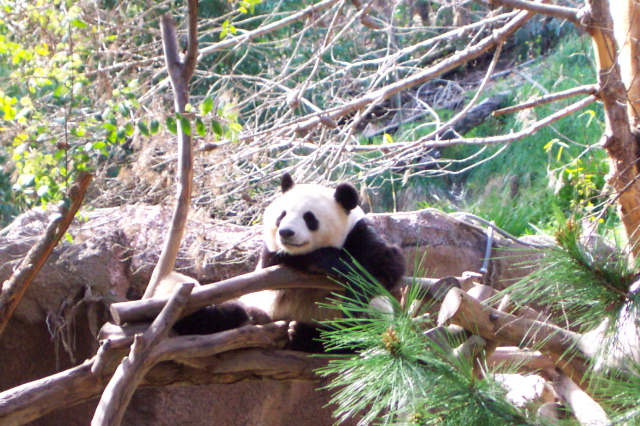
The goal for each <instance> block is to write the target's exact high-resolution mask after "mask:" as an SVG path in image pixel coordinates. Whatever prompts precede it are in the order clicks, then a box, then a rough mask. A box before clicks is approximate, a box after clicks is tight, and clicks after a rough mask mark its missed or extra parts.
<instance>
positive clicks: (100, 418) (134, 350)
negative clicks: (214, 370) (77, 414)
mask: <svg viewBox="0 0 640 426" xmlns="http://www.w3.org/2000/svg"><path fill="white" fill-rule="evenodd" d="M193 287H194V284H193V283H182V284H178V286H177V287H176V289H175V290H174V292H173V294H172V295H171V299H170V300H169V303H167V305H166V306H165V307H164V309H163V310H162V312H161V313H160V315H158V317H157V318H156V319H155V321H153V323H152V324H151V326H150V327H149V329H148V330H147V331H146V332H145V333H144V334H138V335H137V336H136V338H135V340H134V342H133V346H132V347H131V352H130V354H129V356H128V357H127V358H125V359H124V360H123V361H122V363H121V364H120V366H119V367H118V369H117V370H116V372H115V374H114V375H113V378H112V379H111V381H110V382H109V384H108V385H107V387H106V389H105V390H104V392H103V393H102V397H101V398H100V402H99V404H98V408H97V409H96V412H95V414H94V416H93V420H92V421H91V424H92V425H94V426H100V425H116V426H118V425H119V424H120V423H121V422H122V417H123V416H124V413H125V411H126V410H127V407H128V406H129V401H131V397H132V396H133V392H135V390H136V388H137V387H138V384H139V383H140V382H141V381H142V378H143V377H144V375H145V374H146V373H147V371H149V369H150V368H151V367H152V366H153V365H154V364H155V363H156V362H157V361H158V358H159V354H157V353H156V352H154V349H155V347H156V346H158V345H159V344H160V343H161V342H162V340H163V339H164V338H165V337H167V336H168V335H169V331H171V327H173V324H175V322H176V321H177V320H178V318H179V317H180V313H181V312H182V310H183V309H184V307H185V305H186V303H187V300H188V299H189V295H190V294H191V290H193Z"/></svg>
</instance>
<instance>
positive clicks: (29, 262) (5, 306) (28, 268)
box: [0, 173, 92, 335]
mask: <svg viewBox="0 0 640 426" xmlns="http://www.w3.org/2000/svg"><path fill="white" fill-rule="evenodd" d="M91 179H92V176H91V175H90V174H89V173H80V174H79V175H78V178H77V180H76V182H75V183H74V184H73V185H71V187H70V188H69V191H68V194H67V196H68V197H69V198H70V200H71V205H70V206H68V208H67V207H66V206H65V205H64V204H63V205H62V206H61V207H60V212H59V214H56V215H54V216H53V218H52V219H51V222H49V225H47V228H46V230H45V232H44V235H42V237H40V240H39V241H38V243H36V245H34V246H33V247H32V248H31V250H29V252H28V253H27V255H26V256H25V257H24V259H23V260H22V262H21V263H20V266H19V267H18V269H17V270H16V271H15V272H14V273H13V274H12V275H11V278H9V279H8V280H7V281H5V282H4V284H3V285H2V287H0V289H1V291H2V294H0V335H2V332H3V331H4V329H5V327H6V326H7V324H8V323H9V320H10V319H11V316H12V315H13V312H14V311H15V309H16V307H17V306H18V303H19V302H20V300H21V299H22V296H24V293H25V292H26V291H27V288H29V285H30V284H31V282H32V281H33V279H34V278H35V277H36V275H37V274H38V272H39V271H40V269H41V268H42V266H43V265H44V263H45V262H46V260H47V259H48V258H49V255H50V254H51V252H52V251H53V249H54V248H55V247H56V246H57V245H58V243H59V242H60V239H61V238H62V237H63V236H64V234H65V232H67V229H68V228H69V225H70V224H71V221H72V220H73V218H74V217H75V215H76V213H77V212H78V209H80V206H81V205H82V200H83V199H84V193H85V192H86V190H87V188H88V187H89V184H90V183H91Z"/></svg>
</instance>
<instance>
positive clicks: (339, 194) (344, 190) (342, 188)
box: [333, 183, 358, 211]
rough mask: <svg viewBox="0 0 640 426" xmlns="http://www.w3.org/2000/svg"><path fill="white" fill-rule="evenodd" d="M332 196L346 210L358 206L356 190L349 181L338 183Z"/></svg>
mask: <svg viewBox="0 0 640 426" xmlns="http://www.w3.org/2000/svg"><path fill="white" fill-rule="evenodd" d="M333 196H334V197H335V199H336V201H337V202H338V204H340V205H341V206H342V207H344V209H345V210H346V211H351V210H353V209H355V208H356V207H358V190H357V189H356V188H355V187H354V186H353V185H351V184H350V183H341V184H340V185H338V186H337V187H336V193H335V194H334V195H333Z"/></svg>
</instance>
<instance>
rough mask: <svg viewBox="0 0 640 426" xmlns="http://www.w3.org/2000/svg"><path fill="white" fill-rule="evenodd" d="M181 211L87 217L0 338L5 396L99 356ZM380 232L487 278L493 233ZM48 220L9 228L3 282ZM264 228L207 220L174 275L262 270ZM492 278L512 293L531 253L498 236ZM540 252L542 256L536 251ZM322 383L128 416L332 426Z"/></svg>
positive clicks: (431, 263)
mask: <svg viewBox="0 0 640 426" xmlns="http://www.w3.org/2000/svg"><path fill="white" fill-rule="evenodd" d="M170 216H171V209H169V208H163V207H158V206H145V205H135V206H125V207H121V208H113V209H103V210H95V211H91V212H86V213H83V214H82V215H81V216H80V219H79V220H77V221H76V223H75V224H74V225H73V227H72V228H71V229H70V235H72V237H73V238H72V240H71V241H68V240H64V239H63V241H64V242H62V243H61V244H60V245H59V246H58V247H57V248H56V250H55V251H54V253H53V254H52V255H51V257H50V258H49V260H48V262H47V264H46V265H45V267H44V268H43V269H42V270H41V272H40V273H39V274H38V276H37V278H36V280H35V281H34V282H33V284H32V285H31V287H30V288H29V290H28V291H27V293H26V295H25V297H24V299H23V300H22V301H21V303H20V305H19V306H18V309H17V310H16V313H15V315H14V318H13V319H12V321H11V323H10V325H9V327H8V328H7V330H6V332H5V334H4V335H3V336H2V338H0V365H2V374H0V391H1V390H5V389H10V388H12V387H15V386H17V385H18V384H21V383H26V382H29V381H32V380H35V379H37V378H41V377H46V376H49V375H52V374H54V373H56V372H58V371H61V370H64V369H66V368H69V367H70V366H72V365H76V364H78V363H81V362H83V361H84V360H85V359H88V358H90V357H92V356H93V355H94V354H95V351H96V348H97V344H96V341H95V338H94V337H93V336H95V333H96V331H97V330H98V329H99V327H100V326H101V325H102V323H103V322H105V321H107V320H108V316H107V308H108V306H109V305H110V304H111V303H113V302H116V301H122V300H125V299H135V298H139V297H140V296H141V294H142V292H143V290H144V286H145V285H146V283H147V282H148V280H149V278H150V275H151V271H152V269H153V265H155V263H156V261H157V259H158V255H159V252H160V249H161V246H162V242H163V239H164V234H165V230H166V228H167V224H168V222H169V220H170ZM371 219H372V220H373V221H374V223H375V224H376V225H377V227H378V228H379V230H380V232H381V233H383V234H384V235H386V236H387V237H388V239H389V240H390V241H391V242H393V243H395V244H398V245H399V246H401V247H402V249H403V250H404V251H405V253H406V255H407V261H408V269H409V271H410V272H412V271H414V270H415V271H417V272H418V273H419V274H420V275H422V276H432V277H442V276H447V275H457V276H459V275H461V274H462V273H463V272H465V271H476V272H477V271H479V270H480V267H481V265H482V262H483V258H484V255H485V249H486V243H487V237H486V234H485V232H484V230H482V229H480V228H477V227H474V226H470V225H468V224H464V223H462V222H460V221H458V220H455V219H452V218H451V217H449V216H447V215H445V214H442V213H439V212H435V211H432V210H427V211H421V212H412V213H399V214H388V215H373V216H371ZM47 220H48V214H47V213H46V212H43V211H38V210H34V211H31V212H29V213H26V214H24V215H22V216H21V217H19V218H18V219H17V220H16V221H15V222H14V223H12V224H11V225H10V226H9V227H7V228H5V230H3V231H2V232H1V233H0V282H3V281H4V280H6V279H7V278H8V277H9V276H10V274H11V272H12V270H13V268H14V267H15V266H16V264H17V263H18V262H19V261H20V260H21V258H22V257H23V256H24V254H25V253H26V251H27V250H28V249H29V248H30V247H31V245H32V244H33V243H34V241H35V240H36V239H37V238H38V236H39V235H40V234H41V233H42V231H43V229H44V227H45V225H46V222H47ZM259 246H260V229H259V227H257V226H256V227H239V226H235V225H231V224H228V223H222V222H216V221H213V220H210V219H206V218H203V217H201V216H199V215H198V213H197V212H196V213H195V214H192V216H191V217H190V218H189V221H188V223H187V233H186V235H185V238H184V241H183V244H182V250H181V252H180V256H179V259H178V261H177V265H176V268H177V269H178V270H180V271H181V272H183V273H185V274H187V275H190V276H193V277H195V278H197V279H198V280H199V281H200V282H202V283H210V282H215V281H218V280H222V279H226V278H229V277H232V276H236V275H239V274H243V273H246V272H249V271H251V270H253V269H254V268H255V264H256V262H257V259H258V251H259ZM493 246H494V250H493V254H492V256H494V257H497V258H496V259H493V260H492V261H491V262H490V264H489V273H488V278H489V283H490V284H493V285H494V287H496V288H503V287H505V286H506V285H508V284H509V283H510V282H511V280H513V279H514V278H518V277H520V276H523V275H525V274H526V272H527V271H526V270H524V269H522V268H518V267H513V265H514V264H516V263H519V262H521V261H522V259H524V258H525V257H531V256H532V254H531V253H532V252H531V251H530V250H528V251H523V249H524V247H523V246H520V245H518V244H516V243H513V242H511V241H505V240H504V239H502V238H499V237H495V238H494V242H493ZM533 256H535V254H534V255H533ZM317 387H318V384H317V383H304V382H255V381H254V382H242V383H237V384H234V385H206V386H197V387H173V388H162V389H158V388H155V389H141V390H139V391H138V392H136V395H135V396H134V398H133V400H132V402H131V405H130V407H129V410H128V412H127V414H126V416H125V424H131V425H134V424H135V425H175V424H181V425H190V424H194V425H195V424H198V425H201V424H217V425H290V424H304V425H310V426H312V425H326V424H332V423H333V420H332V419H331V411H332V409H331V407H324V405H326V404H327V402H328V400H329V395H328V393H327V392H326V391H316V390H315V389H316V388H317ZM96 404H97V400H94V401H89V402H85V403H82V404H78V405H76V406H74V407H70V408H66V409H63V410H59V412H54V413H50V414H48V415H45V416H44V417H42V418H41V419H39V420H37V421H35V422H33V424H37V425H60V424H65V425H85V424H89V422H90V419H91V417H92V416H93V411H94V409H95V406H96Z"/></svg>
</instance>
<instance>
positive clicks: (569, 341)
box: [438, 288, 588, 386]
mask: <svg viewBox="0 0 640 426" xmlns="http://www.w3.org/2000/svg"><path fill="white" fill-rule="evenodd" d="M438 323H439V324H445V323H453V324H456V325H459V326H460V327H462V328H464V329H465V330H467V331H469V332H471V333H473V334H477V335H479V336H481V337H483V338H485V339H489V340H498V341H501V342H503V343H506V344H507V345H511V346H519V347H522V346H526V347H529V348H535V349H537V350H539V351H540V352H542V353H544V354H546V355H548V356H549V357H550V358H551V359H552V360H553V361H554V362H555V364H556V365H557V366H558V367H559V368H560V369H562V371H564V372H565V374H567V375H568V376H569V377H571V378H572V379H573V380H574V381H575V382H577V383H579V384H580V385H581V386H586V383H584V382H583V380H582V379H583V377H584V375H585V373H586V372H587V370H588V359H587V356H585V355H584V354H582V353H581V352H580V350H579V349H578V348H577V343H578V342H579V340H580V337H581V336H580V335H579V334H577V333H573V332H570V331H566V330H564V329H562V328H560V327H556V326H554V325H551V324H546V323H543V322H540V321H535V320H531V319H527V318H519V317H516V316H514V315H510V314H507V313H504V312H500V311H499V310H497V309H493V308H491V307H489V306H487V305H485V304H483V303H481V302H479V301H478V300H476V299H475V298H473V297H472V296H470V295H468V294H467V293H466V292H464V291H463V290H460V289H456V288H454V289H452V290H450V291H449V294H448V295H447V297H446V298H445V300H444V301H443V302H442V308H441V310H440V314H439V316H438Z"/></svg>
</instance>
